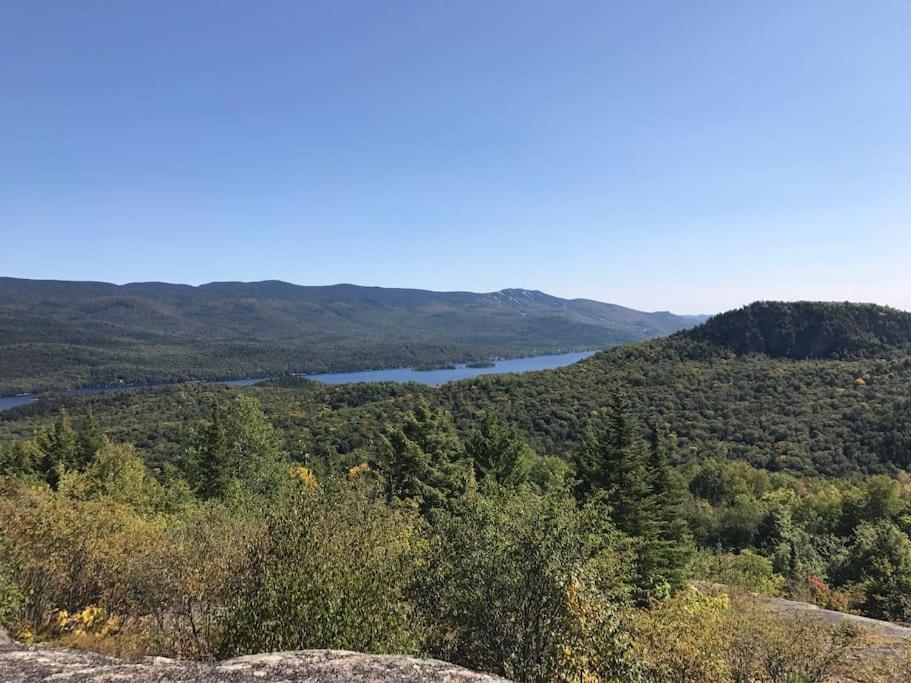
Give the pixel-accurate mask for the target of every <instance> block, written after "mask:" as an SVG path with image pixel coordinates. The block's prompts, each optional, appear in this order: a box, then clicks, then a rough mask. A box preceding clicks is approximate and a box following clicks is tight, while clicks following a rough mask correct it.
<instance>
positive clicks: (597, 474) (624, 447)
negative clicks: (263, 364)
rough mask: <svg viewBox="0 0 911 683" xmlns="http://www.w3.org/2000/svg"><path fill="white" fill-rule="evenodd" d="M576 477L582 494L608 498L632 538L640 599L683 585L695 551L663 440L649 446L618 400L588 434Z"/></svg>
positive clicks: (681, 490) (682, 492)
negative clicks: (597, 427) (603, 420)
mask: <svg viewBox="0 0 911 683" xmlns="http://www.w3.org/2000/svg"><path fill="white" fill-rule="evenodd" d="M576 474H577V477H578V483H577V487H576V490H577V495H578V496H579V497H580V498H581V499H583V500H588V499H596V500H603V501H604V502H605V503H606V504H607V505H609V506H610V509H611V518H612V521H613V523H614V524H615V525H616V527H617V528H618V529H619V530H621V531H623V532H624V533H626V534H628V535H629V536H631V537H633V539H634V543H635V547H636V562H635V565H636V575H637V576H636V585H637V588H638V589H639V598H640V599H647V598H648V597H650V596H651V595H653V594H654V592H655V591H656V590H657V591H660V590H662V589H663V587H670V588H675V587H680V586H681V585H683V583H684V582H685V578H686V570H687V564H688V562H689V558H690V556H691V553H692V540H691V538H690V535H689V531H688V529H687V525H686V521H685V519H684V518H683V515H682V506H683V501H684V499H685V495H686V494H685V489H684V488H683V483H682V481H680V479H679V477H678V476H677V474H676V473H675V472H673V471H672V470H671V468H670V466H669V465H668V463H667V459H666V456H665V454H664V450H663V448H662V447H661V444H660V438H659V437H658V436H657V435H655V436H653V437H652V444H651V447H650V445H649V443H648V442H647V441H646V440H645V439H643V438H642V436H641V435H640V434H639V429H638V426H637V424H636V421H635V419H634V418H633V417H631V416H630V415H629V413H628V412H627V411H626V409H625V407H624V405H623V403H622V401H620V400H619V399H618V400H615V401H614V402H613V404H612V406H611V411H610V414H609V416H608V419H607V422H606V424H605V425H604V426H603V427H602V428H601V429H600V430H595V429H590V430H589V432H588V436H587V438H586V442H585V445H584V447H583V449H582V450H581V452H580V453H579V454H578V456H577V457H576Z"/></svg>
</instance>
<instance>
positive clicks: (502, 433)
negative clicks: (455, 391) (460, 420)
mask: <svg viewBox="0 0 911 683" xmlns="http://www.w3.org/2000/svg"><path fill="white" fill-rule="evenodd" d="M465 455H466V456H467V457H468V458H469V459H470V460H471V462H472V465H473V466H474V473H475V478H476V479H477V480H478V481H479V482H484V481H486V482H489V483H492V484H497V485H500V486H517V485H518V484H521V483H522V482H523V481H525V480H526V479H527V478H528V474H529V469H530V466H531V460H532V459H533V458H534V457H535V453H534V451H533V450H532V449H531V447H530V446H529V445H528V443H527V442H526V441H525V439H523V438H522V436H521V435H520V434H519V432H518V430H516V429H515V428H514V427H511V426H508V425H506V424H504V423H503V422H502V421H501V420H500V419H499V418H498V417H497V416H496V415H495V414H493V413H488V414H487V415H485V417H484V419H483V420H482V421H481V423H480V425H478V428H477V429H475V430H474V432H472V434H471V436H470V437H469V439H468V443H467V444H465Z"/></svg>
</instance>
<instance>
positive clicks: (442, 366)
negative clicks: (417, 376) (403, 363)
mask: <svg viewBox="0 0 911 683" xmlns="http://www.w3.org/2000/svg"><path fill="white" fill-rule="evenodd" d="M412 369H413V370H415V371H416V372H431V371H433V370H455V369H456V366H455V365H454V364H452V363H422V364H420V365H415V366H414V367H413V368H412Z"/></svg>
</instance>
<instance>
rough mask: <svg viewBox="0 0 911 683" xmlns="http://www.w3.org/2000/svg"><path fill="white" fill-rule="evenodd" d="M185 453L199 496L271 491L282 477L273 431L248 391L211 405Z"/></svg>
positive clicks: (267, 493)
mask: <svg viewBox="0 0 911 683" xmlns="http://www.w3.org/2000/svg"><path fill="white" fill-rule="evenodd" d="M188 456H189V457H188V459H187V460H188V462H187V469H188V480H189V481H190V483H191V484H192V485H193V486H194V487H195V489H196V492H197V495H199V496H200V497H201V498H227V497H229V496H231V495H233V494H234V493H246V494H252V495H254V496H260V497H262V496H272V495H274V494H275V492H276V490H277V488H278V487H279V486H280V485H281V483H282V482H283V481H284V479H286V478H287V477H286V475H287V467H286V464H287V462H286V458H287V456H286V455H285V453H284V451H283V450H282V448H281V444H280V441H279V437H278V434H277V433H276V432H275V429H274V428H273V426H272V424H271V423H270V422H269V420H268V418H267V417H266V416H265V414H264V413H263V411H262V408H261V407H260V405H259V402H258V401H257V400H256V399H254V398H250V397H249V396H238V397H237V398H235V399H234V400H233V401H229V402H227V403H221V404H219V405H218V406H216V407H215V409H214V410H213V411H212V418H211V420H210V421H209V422H208V423H206V424H203V425H202V426H201V427H200V428H199V429H198V430H197V431H196V434H195V435H194V437H193V440H192V444H191V446H190V449H189V453H188Z"/></svg>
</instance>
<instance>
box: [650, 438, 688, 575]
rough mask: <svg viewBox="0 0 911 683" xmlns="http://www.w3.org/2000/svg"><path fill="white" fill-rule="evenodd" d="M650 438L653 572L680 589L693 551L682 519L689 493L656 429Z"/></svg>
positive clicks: (686, 527)
mask: <svg viewBox="0 0 911 683" xmlns="http://www.w3.org/2000/svg"><path fill="white" fill-rule="evenodd" d="M649 437H650V438H649V466H650V469H651V476H652V493H653V495H654V497H655V517H656V519H657V521H658V525H659V540H658V541H657V543H656V546H655V559H656V562H657V567H656V569H657V571H658V572H659V573H660V575H661V577H662V579H663V581H665V582H666V583H667V584H669V585H670V586H671V587H672V588H682V587H683V586H684V585H685V583H686V579H687V574H688V572H687V569H688V567H689V563H690V561H691V560H692V557H693V553H694V550H695V548H694V544H693V535H692V533H691V532H690V527H689V524H688V523H687V521H686V518H685V517H684V506H685V505H686V500H687V496H688V491H687V488H686V484H685V483H684V481H683V478H682V477H681V476H680V474H679V473H678V472H677V471H676V470H674V469H673V468H672V467H671V466H670V464H669V463H668V459H667V453H666V451H665V447H664V441H663V439H662V438H661V432H660V431H659V428H658V427H657V426H655V425H652V427H651V428H650V430H649Z"/></svg>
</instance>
